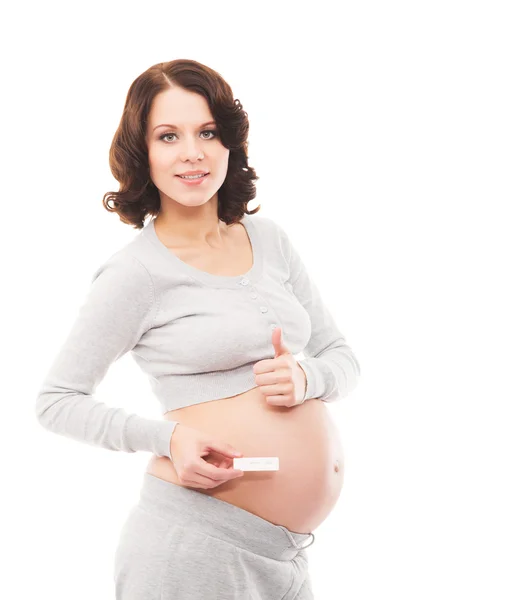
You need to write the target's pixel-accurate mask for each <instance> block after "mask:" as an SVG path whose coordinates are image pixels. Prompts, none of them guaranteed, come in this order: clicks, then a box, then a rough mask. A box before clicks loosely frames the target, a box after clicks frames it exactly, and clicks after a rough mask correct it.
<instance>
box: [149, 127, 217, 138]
mask: <svg viewBox="0 0 514 600" xmlns="http://www.w3.org/2000/svg"><path fill="white" fill-rule="evenodd" d="M201 133H212V137H207V138H203V139H204V140H212V139H214V138H215V137H216V136H217V135H218V132H217V131H216V130H214V129H204V131H202V132H201ZM173 135H174V136H175V137H176V134H175V133H163V134H162V135H161V136H160V137H159V139H160V140H164V138H167V137H169V136H173Z"/></svg>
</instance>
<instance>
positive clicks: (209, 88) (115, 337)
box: [36, 59, 360, 600]
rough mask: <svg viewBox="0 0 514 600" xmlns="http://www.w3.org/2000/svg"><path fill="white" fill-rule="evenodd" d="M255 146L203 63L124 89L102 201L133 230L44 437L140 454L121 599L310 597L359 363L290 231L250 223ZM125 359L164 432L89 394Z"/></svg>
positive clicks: (83, 311) (117, 578) (78, 328)
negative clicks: (334, 406)
mask: <svg viewBox="0 0 514 600" xmlns="http://www.w3.org/2000/svg"><path fill="white" fill-rule="evenodd" d="M247 136H248V117H247V113H246V112H244V111H243V110H242V106H241V104H240V103H239V101H238V100H234V98H233V95H232V90H231V88H230V86H229V85H228V84H227V83H226V82H225V81H224V79H223V78H222V77H221V76H220V75H219V74H218V73H217V72H216V71H214V70H212V69H210V68H209V67H207V66H205V65H202V64H200V63H198V62H196V61H193V60H182V59H180V60H174V61H171V62H166V63H160V64H157V65H154V66H152V67H150V68H149V69H148V70H147V71H145V72H144V73H142V74H141V75H140V76H138V77H137V78H136V80H135V81H134V82H133V83H132V85H131V86H130V88H129V92H128V95H127V99H126V103H125V107H124V111H123V115H122V118H121V122H120V125H119V127H118V130H117V131H116V134H115V136H114V140H113V143H112V146H111V152H110V166H111V170H112V173H113V174H114V176H115V177H116V179H117V180H118V181H119V182H120V190H119V192H112V193H109V194H106V196H105V198H104V205H105V207H106V209H107V210H109V211H110V212H116V213H117V214H118V215H119V218H120V220H121V221H122V222H124V223H126V224H130V225H132V226H133V227H134V228H136V229H137V230H139V231H138V233H137V234H136V235H135V236H134V238H133V239H132V240H131V241H130V242H129V243H128V244H126V245H125V246H124V247H122V248H120V249H119V250H118V251H117V252H115V253H114V254H113V255H112V256H110V257H109V258H108V259H107V260H106V261H105V262H104V263H103V264H102V265H101V266H100V267H99V268H98V269H97V270H96V271H95V273H94V275H93V277H92V282H91V286H90V290H89V293H88V295H87V298H86V300H85V302H84V304H83V305H82V306H81V308H80V311H79V314H78V316H77V318H76V321H75V323H74V324H73V327H72V329H71V331H70V333H69V334H68V337H67V339H66V340H65V343H64V344H63V346H62V348H61V350H60V352H59V353H58V355H57V356H56V358H55V359H54V361H53V364H52V366H51V368H50V370H49V372H48V374H47V376H46V378H45V380H44V382H43V385H42V387H41V389H40V392H39V394H38V398H37V403H36V413H37V416H38V419H39V422H40V423H41V425H42V426H44V427H45V428H47V429H49V430H51V431H53V432H55V433H57V434H62V435H66V436H68V437H71V438H73V439H76V440H81V441H83V442H86V443H89V444H93V445H96V446H100V447H103V448H106V449H108V450H114V451H124V452H137V451H147V452H150V453H151V454H152V456H151V457H150V460H149V463H148V466H147V469H146V472H145V473H144V474H143V482H142V488H141V492H140V498H139V500H138V502H137V504H136V505H135V506H134V507H133V509H132V510H131V511H130V514H129V515H128V517H127V520H126V521H125V523H124V525H123V527H122V530H121V535H120V540H119V543H118V547H117V549H116V552H115V556H114V582H115V589H116V598H117V599H118V600H158V599H159V600H167V599H169V600H171V599H180V600H182V599H183V600H251V599H253V600H283V599H286V600H292V599H296V600H311V599H312V598H313V593H312V587H311V582H310V577H309V568H308V567H309V565H308V559H307V553H306V551H305V548H307V547H308V546H309V545H310V544H312V543H313V541H314V534H313V531H314V530H315V529H316V527H318V526H319V525H320V523H322V522H323V521H324V519H326V517H327V516H328V515H329V513H330V511H331V510H332V508H333V507H334V505H335V504H336V502H337V499H338V497H339V494H340V491H341V487H342V483H343V471H344V460H343V454H342V447H341V444H340V441H339V439H338V432H337V429H336V427H335V425H334V424H333V422H332V420H331V417H330V415H329V412H328V410H327V402H331V401H335V400H337V399H338V398H342V397H345V396H348V394H350V393H351V392H352V390H353V389H354V388H355V386H356V384H357V380H358V378H359V375H360V367H359V363H358V362H357V359H356V358H355V356H354V354H353V352H352V350H351V348H350V347H349V346H348V345H347V343H346V340H345V338H344V337H343V335H342V334H341V332H340V331H339V329H338V326H337V324H336V323H335V321H334V319H333V318H332V316H331V314H330V313H329V311H328V310H327V308H326V306H325V305H324V303H323V301H322V299H321V297H320V294H319V292H318V289H317V287H316V285H315V283H314V282H313V280H312V279H311V278H310V277H309V275H308V273H307V272H306V269H305V266H304V264H303V263H302V261H301V258H300V256H299V254H298V253H297V251H296V250H295V248H294V246H293V244H292V243H291V240H290V239H289V237H288V235H287V234H286V232H285V230H284V229H283V228H282V227H281V226H280V225H279V224H278V223H276V222H275V221H273V220H272V219H270V218H268V217H264V216H260V215H256V214H255V213H256V212H258V210H259V209H260V206H259V207H258V208H257V209H254V210H253V211H251V212H250V211H248V210H247V204H248V202H250V201H251V200H252V199H253V198H255V196H256V191H255V187H254V181H255V180H257V179H258V177H257V175H256V173H255V171H254V170H253V169H252V168H251V167H249V166H248V157H247ZM278 168H279V169H281V170H285V169H291V165H290V164H288V161H287V157H285V158H284V162H283V164H281V165H279V167H278ZM109 201H111V202H112V205H113V206H110V205H109ZM290 201H291V205H292V206H291V212H292V213H293V212H294V211H295V210H297V207H296V206H295V205H294V198H291V199H290ZM314 209H315V207H314V206H313V211H314ZM147 217H149V219H148V220H147V221H146V222H145V219H146V218H147ZM313 217H314V218H315V216H314V215H313ZM129 351H130V352H131V355H132V356H133V358H134V360H135V362H136V363H137V364H138V365H139V367H140V368H141V369H142V371H143V372H144V373H145V374H146V375H147V376H148V378H149V381H150V385H151V388H152V390H153V392H154V394H155V396H156V398H157V399H158V401H159V403H160V406H161V407H162V413H163V419H149V418H144V417H142V416H140V415H137V414H133V413H127V412H126V411H125V410H124V409H122V408H112V407H108V406H107V405H106V404H104V403H102V402H99V401H98V400H97V399H95V397H94V395H93V394H94V392H95V389H96V387H97V386H98V384H99V383H100V382H101V381H102V379H103V378H104V376H105V375H106V373H107V371H108V369H109V367H110V365H111V364H112V363H114V362H115V361H116V360H118V359H119V358H120V357H121V356H123V355H124V354H126V353H127V352H129ZM300 352H303V353H304V356H305V358H301V359H299V360H297V359H295V357H294V355H295V354H298V353H300ZM237 457H243V458H244V457H248V458H251V457H278V459H279V468H278V470H262V471H244V470H241V469H239V468H237V461H234V459H235V458H237Z"/></svg>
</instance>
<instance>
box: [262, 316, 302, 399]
mask: <svg viewBox="0 0 514 600" xmlns="http://www.w3.org/2000/svg"><path fill="white" fill-rule="evenodd" d="M271 343H272V344H273V348H274V349H275V358H268V359H265V360H260V361H259V362H256V363H255V364H254V366H253V372H254V373H255V383H256V384H257V385H258V386H259V387H260V388H261V390H262V392H263V394H264V396H265V397H266V402H267V403H268V404H272V405H273V406H287V407H292V406H296V405H298V404H302V403H303V402H304V396H305V390H306V388H307V377H306V375H305V372H304V370H303V369H302V367H301V366H300V365H299V364H298V363H297V362H296V359H295V358H294V356H293V355H292V354H291V352H290V351H289V350H288V349H287V347H286V346H285V344H284V342H283V339H282V329H281V328H280V327H276V328H275V329H274V330H273V331H272V333H271Z"/></svg>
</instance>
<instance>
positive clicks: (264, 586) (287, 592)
mask: <svg viewBox="0 0 514 600" xmlns="http://www.w3.org/2000/svg"><path fill="white" fill-rule="evenodd" d="M310 538H312V539H310ZM307 540H309V542H310V543H308V544H305V542H306V541H307ZM313 542H314V534H312V533H296V532H293V531H290V530H289V529H287V528H286V527H283V526H282V525H275V524H273V523H271V522H270V521H267V520H265V519H262V518H261V517H258V516H257V515H254V514H253V513H250V512H248V511H246V510H244V509H242V508H239V507H238V506H234V505H233V504H229V503H228V502H224V501H223V500H219V499H218V498H214V497H213V496H208V495H206V494H202V493H201V492H197V491H195V490H194V489H190V488H184V487H181V486H178V485H175V484H173V483H169V482H167V481H164V480H163V479H159V478H158V477H155V476H154V475H150V474H149V473H144V478H143V486H142V489H141V493H140V498H139V502H138V503H137V504H136V505H135V506H134V507H133V508H132V510H131V511H130V513H129V515H128V518H127V520H126V521H125V523H124V524H123V527H122V529H121V535H120V539H119V542H118V547H117V548H116V552H115V557H114V582H115V589H116V600H293V599H294V600H313V593H312V588H311V582H310V577H309V572H308V559H307V553H306V551H305V548H306V547H307V546H310V545H311V544H312V543H313Z"/></svg>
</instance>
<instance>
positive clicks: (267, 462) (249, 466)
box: [234, 456, 278, 471]
mask: <svg viewBox="0 0 514 600" xmlns="http://www.w3.org/2000/svg"><path fill="white" fill-rule="evenodd" d="M234 469H239V470H240V471H278V456H248V457H246V456H245V457H243V458H234Z"/></svg>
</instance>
